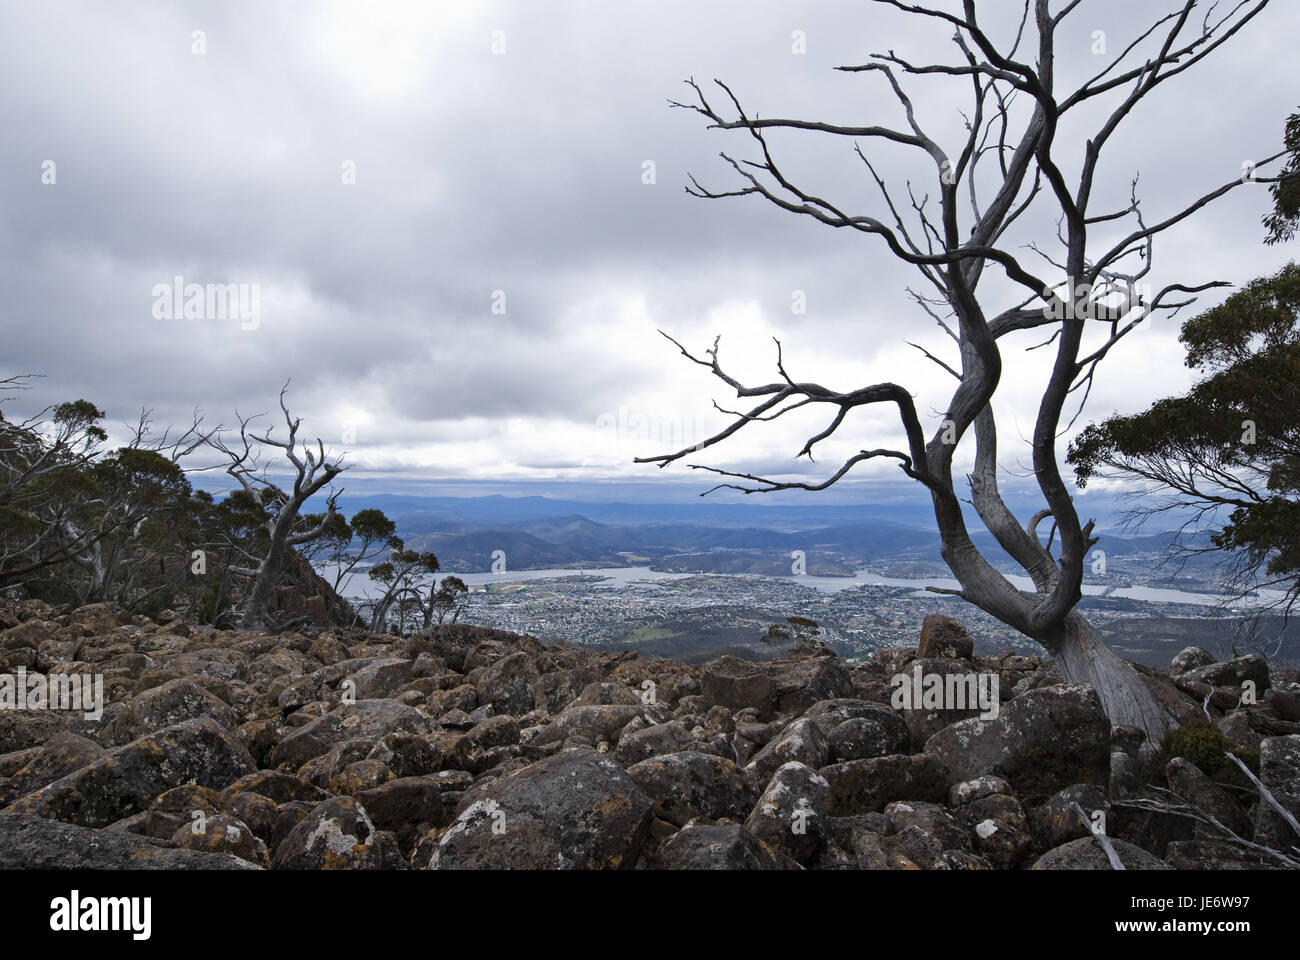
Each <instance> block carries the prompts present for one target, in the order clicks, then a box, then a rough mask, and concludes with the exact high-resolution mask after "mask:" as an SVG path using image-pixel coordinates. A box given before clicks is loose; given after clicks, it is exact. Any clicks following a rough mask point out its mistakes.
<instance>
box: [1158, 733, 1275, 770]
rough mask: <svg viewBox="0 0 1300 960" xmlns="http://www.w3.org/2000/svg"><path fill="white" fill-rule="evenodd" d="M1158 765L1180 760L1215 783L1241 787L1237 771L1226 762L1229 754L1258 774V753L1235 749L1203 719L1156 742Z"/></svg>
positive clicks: (1229, 761) (1228, 761)
mask: <svg viewBox="0 0 1300 960" xmlns="http://www.w3.org/2000/svg"><path fill="white" fill-rule="evenodd" d="M1160 747H1161V763H1162V765H1163V764H1164V763H1167V762H1168V761H1169V760H1171V759H1173V758H1174V757H1182V758H1183V759H1184V760H1187V761H1188V762H1190V763H1193V764H1195V765H1196V766H1197V767H1198V768H1200V770H1201V771H1202V772H1204V773H1206V774H1208V775H1209V776H1211V777H1214V778H1215V779H1216V780H1225V781H1227V782H1230V783H1245V778H1244V777H1243V776H1242V774H1241V770H1240V769H1239V768H1238V767H1237V765H1236V764H1235V763H1233V762H1232V761H1231V760H1229V759H1228V757H1227V753H1228V751H1231V752H1232V753H1233V754H1234V755H1235V756H1236V757H1238V758H1239V759H1240V760H1241V762H1242V763H1244V764H1245V765H1246V766H1247V767H1249V768H1250V770H1251V772H1252V773H1255V774H1258V773H1259V751H1258V750H1246V749H1243V748H1241V747H1238V746H1236V745H1235V744H1234V743H1233V742H1232V741H1231V740H1229V739H1228V738H1227V737H1225V736H1224V735H1223V732H1222V731H1221V730H1220V729H1219V728H1218V727H1216V726H1215V725H1214V724H1213V723H1211V722H1210V721H1209V720H1207V719H1205V718H1203V717H1197V718H1195V719H1194V720H1189V721H1187V722H1186V723H1184V724H1183V725H1182V726H1181V727H1179V728H1178V729H1176V730H1170V731H1169V732H1168V733H1166V734H1165V735H1164V737H1163V738H1161V740H1160Z"/></svg>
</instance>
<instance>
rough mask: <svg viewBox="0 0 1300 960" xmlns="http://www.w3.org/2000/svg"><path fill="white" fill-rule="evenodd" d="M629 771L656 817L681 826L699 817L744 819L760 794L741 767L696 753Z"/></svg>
mask: <svg viewBox="0 0 1300 960" xmlns="http://www.w3.org/2000/svg"><path fill="white" fill-rule="evenodd" d="M627 772H628V775H629V776H630V777H631V778H632V779H633V780H635V781H636V785H637V786H638V787H640V788H641V789H642V790H643V791H644V792H645V794H646V796H648V797H649V798H650V799H651V800H652V801H653V802H654V813H655V816H656V817H659V818H660V819H662V820H666V821H667V822H669V823H672V824H675V825H677V826H679V827H680V826H684V825H685V824H686V823H687V822H688V821H690V820H694V819H696V818H697V817H702V818H704V819H706V820H720V819H722V818H724V817H726V818H728V819H731V820H741V819H744V817H745V816H747V815H748V814H749V812H750V810H752V809H753V807H754V801H755V799H756V798H757V795H758V794H757V791H756V790H755V789H754V786H753V784H752V783H751V782H750V780H749V776H748V775H747V774H746V773H745V771H744V770H743V769H742V768H741V767H738V766H737V765H736V764H734V763H733V762H732V761H730V760H726V759H724V758H722V757H717V756H713V755H712V754H708V753H699V752H697V751H694V750H686V751H683V752H681V753H670V754H667V755H666V756H662V757H651V758H650V759H649V760H642V761H641V762H640V763H637V764H634V765H632V766H631V767H629V768H628V771H627Z"/></svg>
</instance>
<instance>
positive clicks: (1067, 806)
mask: <svg viewBox="0 0 1300 960" xmlns="http://www.w3.org/2000/svg"><path fill="white" fill-rule="evenodd" d="M1076 803H1077V804H1078V805H1079V806H1080V807H1082V808H1083V812H1084V813H1085V814H1087V815H1088V816H1089V817H1093V816H1094V815H1095V814H1096V813H1097V811H1101V813H1102V815H1103V816H1104V817H1105V818H1106V820H1107V822H1109V820H1110V813H1111V808H1110V801H1108V800H1107V799H1106V790H1105V788H1104V787H1102V786H1099V785H1098V784H1095V783H1073V784H1071V785H1070V786H1068V787H1066V788H1064V789H1063V790H1058V791H1057V792H1056V793H1054V794H1052V796H1050V797H1049V798H1048V799H1047V802H1046V803H1043V804H1040V805H1039V806H1037V807H1034V808H1033V810H1031V811H1030V814H1029V823H1030V826H1031V828H1032V830H1033V834H1034V840H1035V842H1036V843H1037V844H1038V847H1039V849H1040V850H1050V849H1051V848H1052V847H1059V846H1061V845H1062V844H1063V843H1067V842H1068V841H1070V840H1077V839H1078V838H1080V837H1087V836H1089V833H1090V831H1089V829H1088V827H1087V825H1086V824H1084V823H1083V821H1082V820H1080V819H1079V815H1078V814H1077V813H1075V811H1074V806H1073V805H1074V804H1076Z"/></svg>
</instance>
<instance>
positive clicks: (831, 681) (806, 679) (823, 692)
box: [714, 655, 853, 715]
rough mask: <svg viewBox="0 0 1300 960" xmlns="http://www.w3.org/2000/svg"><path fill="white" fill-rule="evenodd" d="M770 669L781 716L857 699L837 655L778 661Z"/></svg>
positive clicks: (777, 706) (850, 681) (773, 690)
mask: <svg viewBox="0 0 1300 960" xmlns="http://www.w3.org/2000/svg"><path fill="white" fill-rule="evenodd" d="M714 662H715V663H716V662H717V661H714ZM767 667H768V669H769V670H770V671H771V676H772V694H773V696H774V697H775V698H776V708H777V710H779V711H780V712H781V713H784V714H787V715H789V714H794V715H798V714H801V713H803V712H804V711H805V710H807V709H808V708H809V707H811V706H812V705H813V704H814V703H817V702H818V701H819V700H834V699H836V698H841V697H851V696H853V678H852V677H850V676H849V672H848V671H847V670H845V669H844V665H843V664H842V663H840V661H839V658H837V657H835V656H833V655H832V656H815V657H808V658H806V659H802V660H775V661H772V662H771V663H769V664H768V665H767ZM724 706H731V704H729V703H728V704H724ZM754 706H757V704H754ZM733 709H735V708H734V707H733Z"/></svg>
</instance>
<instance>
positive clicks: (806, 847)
mask: <svg viewBox="0 0 1300 960" xmlns="http://www.w3.org/2000/svg"><path fill="white" fill-rule="evenodd" d="M829 796H830V784H828V783H827V782H826V778H825V777H823V776H822V775H821V774H819V773H818V772H817V771H816V770H814V769H813V768H812V767H809V766H805V765H804V764H802V763H797V762H793V761H792V762H790V763H787V764H785V765H783V766H782V767H781V768H780V769H778V770H777V771H776V773H774V774H773V775H772V779H771V780H770V781H769V782H768V784H767V789H766V790H764V791H763V795H762V796H761V797H759V800H758V803H757V804H755V805H754V809H753V812H752V813H750V815H749V817H748V818H747V819H746V820H745V829H746V830H748V831H749V832H750V833H751V834H753V835H754V836H755V837H757V838H758V839H759V840H762V841H763V842H764V843H766V844H767V845H768V846H769V847H772V848H773V849H775V850H780V851H781V852H783V853H784V854H785V855H786V856H788V857H790V858H791V859H793V860H797V861H798V862H799V863H805V864H806V863H807V862H808V861H809V860H811V859H812V857H813V856H814V854H816V853H817V851H818V848H820V847H821V846H822V844H823V843H824V842H825V839H826V830H827V826H826V819H827V805H828V801H829Z"/></svg>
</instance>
